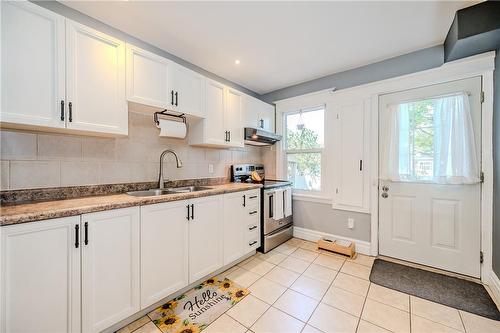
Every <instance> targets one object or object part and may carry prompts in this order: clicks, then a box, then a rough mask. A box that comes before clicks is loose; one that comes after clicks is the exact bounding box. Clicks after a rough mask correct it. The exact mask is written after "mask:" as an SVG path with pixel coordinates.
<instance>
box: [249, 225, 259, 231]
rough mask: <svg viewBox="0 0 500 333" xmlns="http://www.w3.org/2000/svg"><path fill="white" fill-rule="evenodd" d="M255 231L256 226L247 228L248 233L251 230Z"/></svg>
mask: <svg viewBox="0 0 500 333" xmlns="http://www.w3.org/2000/svg"><path fill="white" fill-rule="evenodd" d="M255 229H257V226H256V225H254V226H253V227H250V228H248V230H250V231H251V230H255Z"/></svg>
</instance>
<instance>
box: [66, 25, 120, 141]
mask: <svg viewBox="0 0 500 333" xmlns="http://www.w3.org/2000/svg"><path fill="white" fill-rule="evenodd" d="M66 87H67V88H66V94H67V101H68V112H69V114H68V123H67V124H68V128H71V129H77V130H83V131H90V132H102V133H114V134H124V135H126V134H128V109H127V102H126V99H125V43H124V42H122V41H120V40H118V39H116V38H113V37H110V36H108V35H105V34H103V33H101V32H99V31H96V30H93V29H91V28H88V27H86V26H84V25H81V24H79V23H76V22H73V21H71V20H66Z"/></svg>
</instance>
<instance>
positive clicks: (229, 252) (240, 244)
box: [223, 192, 246, 265]
mask: <svg viewBox="0 0 500 333" xmlns="http://www.w3.org/2000/svg"><path fill="white" fill-rule="evenodd" d="M245 194H246V192H236V193H229V194H224V218H223V220H224V230H223V234H224V265H228V264H230V263H232V262H233V261H235V260H237V259H239V258H241V257H242V256H243V254H244V253H243V252H244V248H245V242H246V240H245V237H244V230H243V227H244V226H243V224H244V222H242V221H244V220H245V218H246V215H245V207H244V204H245V201H246V199H245V197H244V196H245Z"/></svg>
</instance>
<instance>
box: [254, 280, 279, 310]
mask: <svg viewBox="0 0 500 333" xmlns="http://www.w3.org/2000/svg"><path fill="white" fill-rule="evenodd" d="M249 289H250V291H251V293H252V295H254V296H255V297H257V298H260V299H261V300H263V301H264V302H266V303H268V304H273V303H274V302H276V300H277V299H278V298H279V297H280V296H281V294H283V293H284V292H285V290H286V287H284V286H282V285H280V284H278V283H276V282H273V281H271V280H268V279H266V278H261V279H259V280H257V282H255V283H254V284H252V285H251V286H250V288H249Z"/></svg>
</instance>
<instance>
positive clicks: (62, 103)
mask: <svg viewBox="0 0 500 333" xmlns="http://www.w3.org/2000/svg"><path fill="white" fill-rule="evenodd" d="M61 121H64V101H63V100H61Z"/></svg>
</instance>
